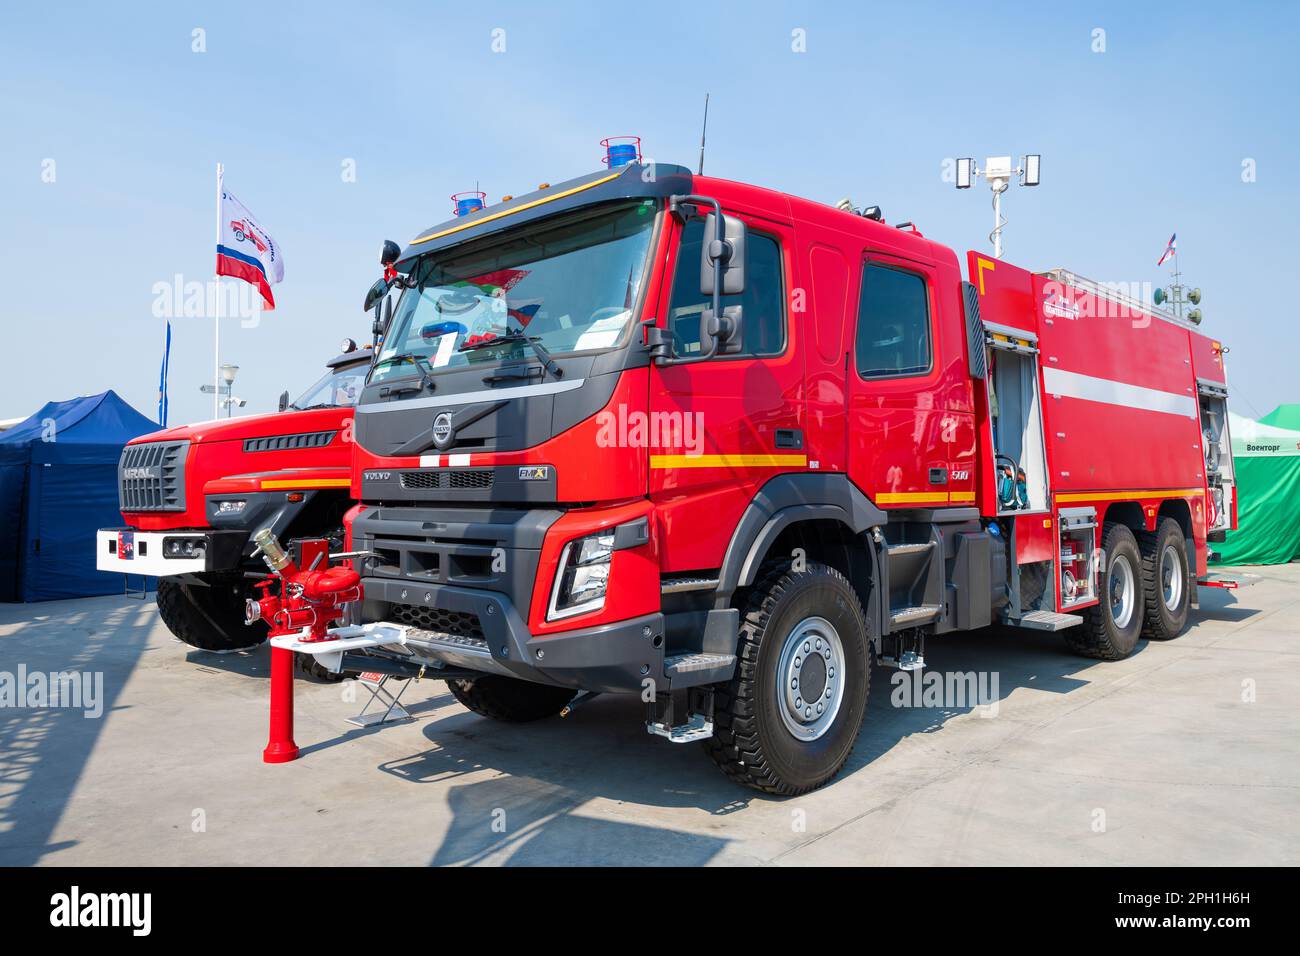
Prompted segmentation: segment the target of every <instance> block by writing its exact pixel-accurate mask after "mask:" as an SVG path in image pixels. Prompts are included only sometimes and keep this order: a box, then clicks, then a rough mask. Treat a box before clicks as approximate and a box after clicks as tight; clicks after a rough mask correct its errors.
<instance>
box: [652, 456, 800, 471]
mask: <svg viewBox="0 0 1300 956" xmlns="http://www.w3.org/2000/svg"><path fill="white" fill-rule="evenodd" d="M807 464H808V456H807V455H651V456H650V467H651V468H779V467H785V466H787V465H789V466H792V467H797V468H802V467H804V466H805V465H807Z"/></svg>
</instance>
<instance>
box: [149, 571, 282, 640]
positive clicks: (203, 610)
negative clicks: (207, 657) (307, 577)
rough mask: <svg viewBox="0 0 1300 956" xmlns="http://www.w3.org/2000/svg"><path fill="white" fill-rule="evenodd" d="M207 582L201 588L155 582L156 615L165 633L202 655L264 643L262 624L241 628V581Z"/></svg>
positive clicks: (170, 580) (222, 577) (218, 577)
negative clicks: (207, 652) (159, 617)
mask: <svg viewBox="0 0 1300 956" xmlns="http://www.w3.org/2000/svg"><path fill="white" fill-rule="evenodd" d="M207 581H208V584H207V586H204V585H201V584H183V583H181V582H179V581H177V580H176V578H174V577H162V578H159V579H158V593H157V602H158V613H159V616H161V617H162V619H163V623H164V624H166V625H167V629H168V630H169V631H171V632H172V633H173V634H174V635H176V637H177V638H179V639H180V640H182V641H184V642H185V643H186V644H188V645H190V647H196V648H198V649H199V650H201V651H234V650H241V649H243V648H248V647H256V646H257V645H259V644H261V643H262V642H263V641H265V640H266V625H265V624H262V623H261V622H258V623H256V624H253V625H251V626H249V625H245V624H244V599H245V598H246V597H247V594H246V586H245V585H244V581H243V578H242V577H239V576H235V575H226V574H213V575H208V576H207Z"/></svg>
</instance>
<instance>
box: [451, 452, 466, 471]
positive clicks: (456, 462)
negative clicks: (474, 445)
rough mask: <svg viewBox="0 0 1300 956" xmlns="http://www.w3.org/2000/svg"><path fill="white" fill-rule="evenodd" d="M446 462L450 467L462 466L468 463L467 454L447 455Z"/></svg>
mask: <svg viewBox="0 0 1300 956" xmlns="http://www.w3.org/2000/svg"><path fill="white" fill-rule="evenodd" d="M447 464H448V466H450V467H452V468H464V467H466V466H467V465H468V464H469V455H448V456H447Z"/></svg>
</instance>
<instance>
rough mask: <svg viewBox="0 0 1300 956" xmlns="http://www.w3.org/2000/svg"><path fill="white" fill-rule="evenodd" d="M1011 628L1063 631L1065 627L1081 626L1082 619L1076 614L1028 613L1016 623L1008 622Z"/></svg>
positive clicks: (1053, 612)
mask: <svg viewBox="0 0 1300 956" xmlns="http://www.w3.org/2000/svg"><path fill="white" fill-rule="evenodd" d="M1009 623H1010V624H1011V625H1012V626H1013V627H1027V628H1029V629H1030V630H1033V631H1063V630H1065V629H1066V628H1067V627H1074V625H1076V624H1082V623H1083V618H1081V617H1079V615H1077V614H1057V613H1056V612H1055V611H1030V612H1029V613H1027V614H1024V615H1022V616H1021V618H1020V620H1018V621H1011V622H1009Z"/></svg>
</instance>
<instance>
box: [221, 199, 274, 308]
mask: <svg viewBox="0 0 1300 956" xmlns="http://www.w3.org/2000/svg"><path fill="white" fill-rule="evenodd" d="M217 275H219V276H230V277H232V278H235V279H243V280H244V281H245V282H247V283H248V284H249V285H252V286H256V287H257V291H258V292H260V293H261V295H262V301H263V302H264V303H265V307H264V311H267V312H270V311H271V310H272V309H274V308H275V299H274V297H272V295H271V286H273V285H275V284H276V283H277V282H279V281H281V280H282V279H283V278H284V259H283V258H282V257H281V255H280V244H279V243H277V242H276V241H275V239H273V238H272V236H271V234H270V233H269V232H267V231H266V230H265V229H263V228H262V226H261V224H260V223H259V222H258V221H257V217H255V216H254V215H253V213H252V212H251V211H250V210H249V208H248V207H247V206H245V205H244V204H243V203H241V202H240V201H239V200H238V199H236V198H235V197H234V196H233V195H232V194H231V193H229V192H227V191H226V190H225V189H224V188H223V189H222V191H221V239H220V240H219V241H218V242H217Z"/></svg>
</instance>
